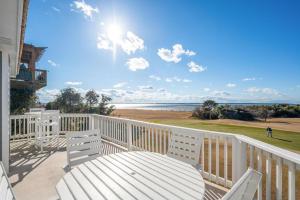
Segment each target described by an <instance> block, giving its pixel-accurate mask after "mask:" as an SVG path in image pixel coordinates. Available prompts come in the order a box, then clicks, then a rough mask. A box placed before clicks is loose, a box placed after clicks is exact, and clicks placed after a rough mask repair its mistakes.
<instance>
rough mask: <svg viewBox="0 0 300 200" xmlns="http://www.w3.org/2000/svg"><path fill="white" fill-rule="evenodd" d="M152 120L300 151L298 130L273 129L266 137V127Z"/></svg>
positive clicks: (186, 120)
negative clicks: (241, 136)
mask: <svg viewBox="0 0 300 200" xmlns="http://www.w3.org/2000/svg"><path fill="white" fill-rule="evenodd" d="M150 121H151V122H154V123H160V124H168V125H176V126H183V127H189V128H196V129H204V130H210V131H221V132H228V133H237V134H242V135H246V136H249V137H252V138H254V139H257V140H260V141H263V142H266V143H269V144H272V145H275V146H278V147H281V148H285V149H288V150H292V151H294V152H297V153H299V152H300V133H297V132H291V131H283V130H273V138H268V137H266V134H265V129H263V128H255V127H246V126H237V125H225V124H212V123H206V122H203V121H200V120H197V119H172V120H168V119H158V120H156V119H153V120H150Z"/></svg>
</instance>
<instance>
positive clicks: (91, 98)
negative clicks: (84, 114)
mask: <svg viewBox="0 0 300 200" xmlns="http://www.w3.org/2000/svg"><path fill="white" fill-rule="evenodd" d="M85 100H86V104H87V106H88V108H89V112H91V110H92V107H93V106H95V105H96V104H98V102H99V95H98V94H97V93H96V92H95V91H94V90H89V91H88V92H87V93H86V94H85Z"/></svg>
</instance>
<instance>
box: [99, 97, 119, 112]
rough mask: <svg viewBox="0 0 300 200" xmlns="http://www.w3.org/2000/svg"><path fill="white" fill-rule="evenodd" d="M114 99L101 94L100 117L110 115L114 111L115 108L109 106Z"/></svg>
mask: <svg viewBox="0 0 300 200" xmlns="http://www.w3.org/2000/svg"><path fill="white" fill-rule="evenodd" d="M111 100H112V99H111V98H110V97H108V96H105V95H104V94H101V101H100V103H99V114H100V115H110V114H111V113H112V112H113V111H114V110H115V107H114V106H109V102H110V101H111Z"/></svg>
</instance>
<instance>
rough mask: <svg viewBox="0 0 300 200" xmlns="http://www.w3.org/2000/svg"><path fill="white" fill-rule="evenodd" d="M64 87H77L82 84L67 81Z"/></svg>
mask: <svg viewBox="0 0 300 200" xmlns="http://www.w3.org/2000/svg"><path fill="white" fill-rule="evenodd" d="M65 84H66V85H70V86H78V85H82V82H80V81H67V82H65Z"/></svg>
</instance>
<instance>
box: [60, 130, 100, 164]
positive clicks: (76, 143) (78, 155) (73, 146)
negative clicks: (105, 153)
mask: <svg viewBox="0 0 300 200" xmlns="http://www.w3.org/2000/svg"><path fill="white" fill-rule="evenodd" d="M66 135H67V160H68V166H69V168H71V167H72V166H74V165H77V164H80V163H83V162H86V161H89V160H92V159H95V158H97V157H99V156H101V155H102V143H101V135H100V133H99V130H98V131H97V130H91V131H80V132H73V133H67V134H66Z"/></svg>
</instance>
